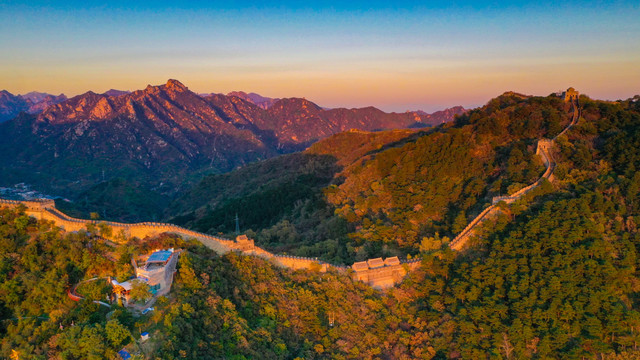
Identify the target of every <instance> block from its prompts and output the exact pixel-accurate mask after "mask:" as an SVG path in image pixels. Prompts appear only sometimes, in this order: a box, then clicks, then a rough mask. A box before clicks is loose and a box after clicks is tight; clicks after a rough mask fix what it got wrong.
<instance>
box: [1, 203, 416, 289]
mask: <svg viewBox="0 0 640 360" xmlns="http://www.w3.org/2000/svg"><path fill="white" fill-rule="evenodd" d="M2 206H5V207H11V208H16V207H19V206H24V207H25V213H26V214H27V215H29V216H32V217H34V218H36V219H39V220H49V221H52V222H53V223H54V224H55V225H56V226H58V227H60V228H61V229H63V230H64V231H67V232H74V231H80V230H86V229H87V226H89V227H90V226H92V225H94V226H95V225H99V224H105V225H108V226H109V227H110V228H111V230H112V232H113V234H114V235H122V236H123V237H124V238H130V237H138V238H140V239H144V238H145V237H151V236H156V235H159V234H161V233H171V234H175V235H178V236H180V237H182V238H184V239H195V240H198V241H199V242H201V243H202V244H203V245H205V246H207V247H208V248H210V249H212V250H213V251H215V252H216V253H218V254H220V255H223V254H226V253H228V252H230V251H235V252H239V253H242V254H245V255H252V256H258V257H261V258H263V259H267V260H269V261H271V262H273V263H274V264H276V265H278V266H282V267H286V268H290V269H294V270H298V269H315V270H318V271H321V272H326V271H327V270H329V269H333V270H336V271H341V272H347V271H348V270H349V269H352V270H354V273H353V277H354V278H356V279H358V280H362V281H364V282H366V283H368V284H370V285H371V286H373V287H376V288H386V287H389V286H393V285H394V284H396V283H398V282H399V281H401V280H402V278H403V277H404V275H406V274H407V272H408V271H410V270H411V269H413V268H415V267H416V266H418V262H417V261H415V260H414V261H405V262H401V261H400V260H399V259H398V258H397V257H393V258H387V259H386V261H383V260H382V259H381V258H379V259H371V260H369V262H370V264H368V262H366V261H365V262H363V263H365V264H368V265H367V266H366V267H365V266H363V265H362V264H361V263H356V264H360V265H359V266H355V265H356V264H354V266H352V267H346V266H339V265H332V264H328V263H326V262H323V261H320V260H318V259H317V258H307V257H300V256H289V255H280V254H273V253H271V252H269V251H267V250H265V249H262V248H261V247H259V246H256V245H255V244H254V241H253V240H252V239H249V238H247V237H246V236H245V235H241V236H238V237H237V238H236V239H235V240H230V239H224V238H221V237H217V236H212V235H209V234H204V233H200V232H197V231H193V230H189V229H185V228H183V227H180V226H176V225H173V224H167V223H156V222H143V223H137V224H125V223H119V222H113V221H95V220H84V219H77V218H73V217H70V216H68V215H66V214H64V213H63V212H61V211H60V210H58V209H57V208H56V205H55V202H54V201H53V200H47V199H41V200H30V201H18V200H5V199H0V207H2Z"/></svg>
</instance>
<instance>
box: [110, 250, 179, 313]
mask: <svg viewBox="0 0 640 360" xmlns="http://www.w3.org/2000/svg"><path fill="white" fill-rule="evenodd" d="M179 255H180V251H175V250H174V249H168V250H156V251H154V252H153V253H151V254H150V255H148V256H147V257H143V258H142V259H141V260H142V262H143V265H142V266H138V263H137V262H136V261H135V260H132V262H131V263H132V265H133V267H134V269H135V272H136V278H135V279H131V280H127V281H125V282H118V281H117V280H115V279H113V280H111V284H112V285H113V286H114V287H116V288H117V289H118V291H116V293H118V294H119V296H120V298H123V299H124V300H125V301H126V302H127V303H128V302H129V301H130V297H129V292H130V291H131V288H132V283H131V282H132V281H133V280H136V279H137V280H140V281H143V282H145V283H146V284H147V285H149V291H150V292H151V294H153V296H154V297H156V296H161V295H166V294H168V293H169V291H170V290H171V284H172V283H173V275H174V274H175V272H176V265H177V264H178V257H179Z"/></svg>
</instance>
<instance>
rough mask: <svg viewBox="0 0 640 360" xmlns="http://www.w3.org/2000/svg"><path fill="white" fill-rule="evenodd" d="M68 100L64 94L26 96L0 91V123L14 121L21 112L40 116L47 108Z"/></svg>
mask: <svg viewBox="0 0 640 360" xmlns="http://www.w3.org/2000/svg"><path fill="white" fill-rule="evenodd" d="M65 100H67V97H66V96H65V95H64V94H60V95H57V96H56V95H51V94H47V93H40V92H35V91H34V92H30V93H28V94H24V95H13V94H11V93H10V92H8V91H6V90H2V91H0V122H2V121H6V120H9V119H13V118H14V117H16V116H17V115H18V114H19V113H20V112H22V111H24V112H27V113H29V114H39V113H41V112H42V111H44V109H46V108H47V107H49V106H51V105H54V104H58V103H60V102H63V101H65Z"/></svg>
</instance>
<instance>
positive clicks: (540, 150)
mask: <svg viewBox="0 0 640 360" xmlns="http://www.w3.org/2000/svg"><path fill="white" fill-rule="evenodd" d="M574 92H575V91H574ZM575 94H577V92H575ZM575 97H576V100H575V101H572V103H571V105H572V119H571V122H570V123H569V125H568V126H567V127H566V128H564V130H562V132H560V133H559V134H558V135H556V136H555V137H554V138H553V139H540V140H538V144H537V147H536V154H537V155H539V156H540V157H541V158H542V162H543V163H544V166H545V167H546V170H545V172H544V173H543V174H542V176H541V177H540V178H539V179H538V180H537V181H536V182H534V183H533V184H531V185H529V186H527V187H524V188H522V189H520V190H518V191H517V192H516V193H514V194H511V195H509V196H496V197H494V198H493V199H492V201H491V205H490V206H489V207H487V208H486V209H484V210H483V211H482V212H481V213H480V214H479V215H478V216H476V217H475V218H474V219H473V220H472V221H471V222H470V223H469V225H467V226H466V227H465V228H464V229H463V230H462V231H461V232H460V233H459V234H458V236H456V237H455V238H454V239H453V240H452V241H451V243H449V247H450V248H451V249H453V250H461V249H462V248H463V247H464V246H465V244H466V243H467V241H468V240H469V239H470V238H471V237H472V236H473V235H475V234H476V232H477V229H478V227H479V226H480V225H481V224H482V223H483V222H484V221H485V220H487V219H490V218H491V217H493V216H494V215H496V214H497V213H498V212H499V211H500V208H499V207H498V204H499V203H500V202H503V201H504V202H505V203H507V204H511V203H513V202H515V201H517V200H518V199H520V198H522V196H524V195H525V194H526V193H528V192H529V191H531V190H532V189H534V188H536V187H538V186H539V185H540V184H541V183H542V182H543V181H544V180H545V179H546V180H548V181H549V182H551V181H553V171H554V170H555V168H556V162H555V160H554V159H553V155H552V150H553V147H554V144H555V141H556V139H557V138H558V137H559V136H561V135H564V134H565V133H566V132H567V131H568V130H569V129H571V128H572V127H573V126H574V125H575V124H577V123H578V120H579V119H580V117H581V116H582V109H581V108H580V105H579V103H578V100H577V95H575Z"/></svg>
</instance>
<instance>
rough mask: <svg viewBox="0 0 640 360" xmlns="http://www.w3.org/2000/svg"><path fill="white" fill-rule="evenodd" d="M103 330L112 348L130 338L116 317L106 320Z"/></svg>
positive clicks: (129, 334)
mask: <svg viewBox="0 0 640 360" xmlns="http://www.w3.org/2000/svg"><path fill="white" fill-rule="evenodd" d="M105 332H106V334H107V339H108V340H109V341H110V342H111V344H112V345H113V347H114V348H119V347H120V346H121V345H123V342H124V341H125V340H126V339H128V338H131V333H129V330H127V328H125V327H124V326H123V325H122V324H120V322H119V321H118V320H117V319H112V320H109V321H108V322H107V325H106V326H105Z"/></svg>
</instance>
